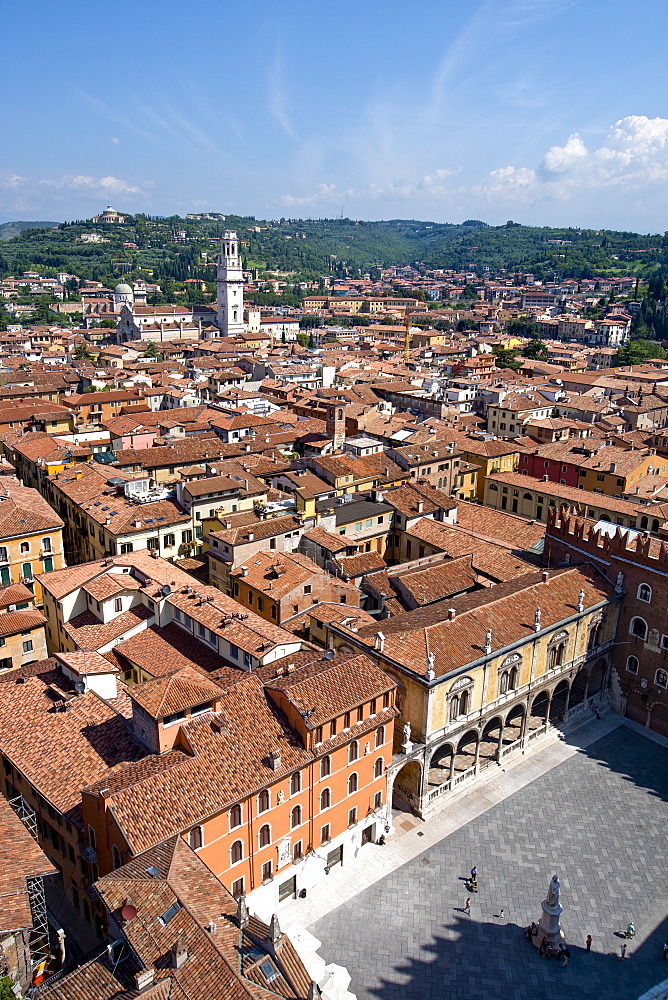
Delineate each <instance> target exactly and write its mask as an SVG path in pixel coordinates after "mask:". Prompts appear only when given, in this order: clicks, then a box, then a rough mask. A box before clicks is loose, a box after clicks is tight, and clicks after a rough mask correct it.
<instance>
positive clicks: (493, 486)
mask: <svg viewBox="0 0 668 1000" xmlns="http://www.w3.org/2000/svg"><path fill="white" fill-rule="evenodd" d="M489 488H490V490H493V491H494V493H498V492H499V487H498V486H497V485H496V483H490V484H489Z"/></svg>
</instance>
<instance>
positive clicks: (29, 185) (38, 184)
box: [0, 174, 149, 194]
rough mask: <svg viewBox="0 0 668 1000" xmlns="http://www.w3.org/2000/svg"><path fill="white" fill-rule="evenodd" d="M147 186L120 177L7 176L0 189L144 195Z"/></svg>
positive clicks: (85, 175)
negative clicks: (33, 177)
mask: <svg viewBox="0 0 668 1000" xmlns="http://www.w3.org/2000/svg"><path fill="white" fill-rule="evenodd" d="M147 186H149V185H147V184H145V185H144V186H140V185H139V184H129V183H128V182H127V181H124V180H123V179H122V178H120V177H113V176H111V175H107V176H106V177H90V176H89V175H88V174H76V175H74V176H72V175H67V174H66V175H64V176H63V177H41V178H38V179H36V180H33V179H32V178H30V177H24V176H22V175H20V174H7V175H5V176H4V177H2V178H0V188H4V189H5V190H14V191H19V190H23V191H29V190H30V189H32V190H39V189H49V190H51V191H63V192H79V191H89V192H91V193H92V194H95V193H98V194H143V193H144V192H145V190H146V187H147Z"/></svg>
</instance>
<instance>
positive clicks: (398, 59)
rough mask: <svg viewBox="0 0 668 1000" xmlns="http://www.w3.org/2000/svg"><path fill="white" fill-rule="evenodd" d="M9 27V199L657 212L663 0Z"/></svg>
mask: <svg viewBox="0 0 668 1000" xmlns="http://www.w3.org/2000/svg"><path fill="white" fill-rule="evenodd" d="M3 37H4V42H3V57H2V63H1V68H0V74H1V79H2V83H3V94H4V98H5V99H4V102H3V142H2V155H1V156H0V221H4V220H8V219H55V220H60V219H73V218H85V217H88V216H90V215H91V214H92V213H93V212H95V211H98V210H100V209H101V208H103V207H104V206H105V205H106V204H108V203H111V204H113V205H114V207H116V208H118V209H121V210H126V211H145V212H149V213H153V214H161V215H165V214H171V213H179V214H185V213H186V212H198V211H220V212H235V213H239V214H252V215H255V216H257V217H258V218H279V217H281V216H286V217H316V218H317V217H321V216H330V217H331V216H337V215H339V214H340V212H341V210H342V209H343V211H344V213H345V214H346V215H348V216H350V217H353V218H366V219H381V218H420V219H430V220H436V221H442V222H460V221H462V220H464V219H466V218H480V219H483V220H485V221H487V222H489V223H492V224H498V223H502V222H505V221H506V220H507V219H514V220H515V221H519V222H525V223H528V224H535V225H538V224H546V225H562V224H563V225H573V226H594V227H599V226H600V227H603V226H605V227H608V228H617V229H629V230H637V231H640V232H659V231H661V232H662V231H664V230H665V229H667V228H668V200H667V194H666V192H667V191H668V100H667V97H668V61H667V60H666V59H665V41H666V38H667V37H668V4H666V3H665V0H635V2H634V3H628V2H627V0H626V2H623V0H605V2H604V0H482V2H471V0H469V2H463V0H421V2H420V3H415V2H414V3H406V2H403V3H397V2H395V0H385V2H383V3H380V2H377V0H356V2H349V0H338V2H336V3H322V2H318V0H316V2H306V0H284V2H282V3H281V4H278V3H276V2H275V0H274V2H269V0H236V2H234V3H232V2H229V0H200V2H199V3H197V4H192V5H188V4H184V3H176V2H173V0H161V2H157V0H142V2H140V3H136V2H133V3H130V2H128V0H118V2H114V3H109V2H108V0H99V2H98V3H95V4H90V3H85V4H84V3H83V2H79V0H63V2H62V3H60V4H54V3H51V2H46V0H38V2H37V4H36V5H35V6H33V7H32V8H31V10H30V15H28V14H27V13H26V10H25V9H24V8H22V7H21V6H20V5H17V4H11V5H9V6H8V7H7V8H6V9H5V11H4V14H3Z"/></svg>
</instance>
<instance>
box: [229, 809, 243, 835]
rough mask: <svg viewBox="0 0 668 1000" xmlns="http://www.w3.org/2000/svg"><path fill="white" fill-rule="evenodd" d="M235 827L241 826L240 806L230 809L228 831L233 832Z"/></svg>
mask: <svg viewBox="0 0 668 1000" xmlns="http://www.w3.org/2000/svg"><path fill="white" fill-rule="evenodd" d="M235 826H241V806H240V805H239V804H238V803H237V805H235V806H232V808H231V809H230V830H234V828H235Z"/></svg>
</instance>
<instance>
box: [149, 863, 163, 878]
mask: <svg viewBox="0 0 668 1000" xmlns="http://www.w3.org/2000/svg"><path fill="white" fill-rule="evenodd" d="M146 874H147V875H150V876H151V878H158V876H159V875H160V871H159V869H158V868H156V867H155V865H149V867H148V868H147V869H146Z"/></svg>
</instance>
